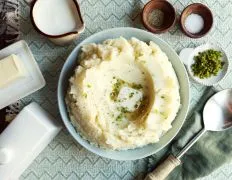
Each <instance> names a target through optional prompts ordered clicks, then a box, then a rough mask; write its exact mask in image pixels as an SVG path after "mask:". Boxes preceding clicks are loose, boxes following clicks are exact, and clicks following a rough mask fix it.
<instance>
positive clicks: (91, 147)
mask: <svg viewBox="0 0 232 180" xmlns="http://www.w3.org/2000/svg"><path fill="white" fill-rule="evenodd" d="M113 31H133V32H135V33H145V34H147V35H149V36H153V38H155V39H156V40H157V41H160V43H162V44H163V45H165V46H166V47H167V48H168V49H169V50H170V51H171V52H172V53H173V54H175V56H176V57H175V58H177V59H179V62H180V65H181V66H182V67H181V68H182V71H183V72H184V74H183V76H184V77H185V78H184V79H185V81H186V84H185V86H186V87H185V90H186V94H185V97H186V99H187V101H186V104H185V107H184V112H183V114H184V115H183V118H182V121H181V124H180V126H179V127H178V128H177V129H176V131H175V133H174V134H173V136H172V137H171V138H170V139H169V140H168V141H167V142H165V143H164V144H163V145H162V146H161V147H159V148H157V149H155V148H153V150H151V151H149V152H147V153H142V155H138V156H136V157H127V158H122V157H120V156H117V157H111V156H109V155H108V154H106V153H105V152H104V151H105V150H104V149H101V148H99V147H95V146H94V145H92V144H90V143H89V142H87V141H86V140H84V139H83V137H81V136H80V135H79V134H78V133H76V132H73V131H71V128H74V127H73V126H72V125H71V122H70V120H69V118H67V117H65V115H63V113H62V112H61V111H62V109H61V106H62V104H65V102H63V101H62V100H61V98H60V97H61V94H62V91H61V88H62V82H61V78H63V77H62V76H63V74H64V71H65V69H66V66H67V64H68V62H69V59H70V58H71V56H73V54H74V53H75V52H76V51H77V50H78V49H80V48H81V46H82V45H83V44H85V43H86V41H88V40H89V39H91V38H94V37H95V36H99V35H104V34H106V33H112V32H113ZM118 37H119V36H118ZM131 37H133V36H131ZM189 87H190V84H189V79H188V75H187V71H186V69H185V67H184V65H183V63H182V62H181V60H180V58H179V56H178V55H177V53H176V51H175V50H174V49H173V48H172V47H171V46H169V45H168V44H167V43H166V42H165V41H164V40H162V39H160V38H158V37H157V36H155V35H154V34H152V33H150V32H147V31H145V30H142V29H137V28H131V27H119V28H110V29H106V30H103V31H100V32H97V33H95V34H93V35H91V36H89V37H87V38H86V39H84V40H83V41H82V42H80V43H79V44H78V45H77V46H76V47H75V48H74V49H73V50H72V52H71V53H70V54H69V56H68V57H67V59H66V61H65V63H64V65H63V67H62V70H61V73H60V76H59V81H58V90H57V96H58V107H59V112H60V115H61V119H62V121H63V123H64V125H65V127H66V128H67V130H68V132H69V133H70V134H71V135H72V137H73V138H74V139H75V140H76V142H78V143H79V144H80V145H82V146H83V147H85V148H86V149H87V150H89V151H90V152H92V153H94V154H97V155H99V156H102V157H105V158H109V159H113V160H123V161H125V160H137V159H142V158H145V157H148V156H150V155H152V154H154V153H156V152H158V151H160V150H161V149H163V148H164V147H165V146H166V145H168V144H169V143H170V142H171V141H172V140H173V138H174V137H176V135H177V133H178V132H179V131H180V129H181V127H182V126H183V123H184V122H185V119H186V117H187V113H188V109H189V102H190V88H189ZM180 89H181V87H180ZM65 106H66V105H65ZM66 111H67V110H66ZM174 121H175V120H174ZM169 131H171V129H170V130H169ZM169 131H168V132H169ZM168 132H167V133H168ZM167 133H166V134H167ZM159 142H160V141H159ZM159 142H158V143H159ZM155 144H156V143H155ZM155 144H150V145H147V146H154V145H155ZM145 147H146V146H143V147H140V148H136V149H143V148H145ZM94 149H96V150H94ZM133 150H135V149H130V150H125V151H133ZM99 151H103V152H99ZM113 152H120V151H113Z"/></svg>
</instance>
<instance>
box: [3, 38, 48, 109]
mask: <svg viewBox="0 0 232 180" xmlns="http://www.w3.org/2000/svg"><path fill="white" fill-rule="evenodd" d="M11 54H15V55H17V56H18V57H19V59H20V60H22V64H23V66H24V68H25V69H26V75H25V77H24V78H20V79H19V80H17V81H16V82H14V83H12V84H10V85H8V86H7V87H4V88H0V99H1V101H0V109H2V108H4V107H6V106H8V105H10V104H12V103H14V102H16V101H17V100H19V99H22V98H24V97H26V96H28V95H30V94H32V93H33V92H35V91H37V90H39V89H40V88H42V87H44V86H45V80H44V77H43V75H42V73H41V71H40V69H39V67H38V64H37V63H36V61H35V59H34V57H33V55H32V53H31V50H30V49H29V47H28V45H27V43H26V42H25V41H23V40H21V41H18V42H16V43H14V44H12V45H10V46H8V47H6V48H4V49H2V50H1V51H0V59H3V58H5V57H7V56H10V55H11Z"/></svg>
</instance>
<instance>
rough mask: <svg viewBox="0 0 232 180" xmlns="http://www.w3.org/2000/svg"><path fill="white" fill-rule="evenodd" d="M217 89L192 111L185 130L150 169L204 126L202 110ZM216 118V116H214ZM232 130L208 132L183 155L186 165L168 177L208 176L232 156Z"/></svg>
mask: <svg viewBox="0 0 232 180" xmlns="http://www.w3.org/2000/svg"><path fill="white" fill-rule="evenodd" d="M214 93H215V91H214V90H213V89H209V88H208V89H206V92H205V93H204V95H203V96H202V98H201V99H200V102H198V103H197V105H196V107H195V108H194V110H193V111H192V112H190V113H189V115H188V117H187V119H186V121H185V123H184V125H183V127H182V129H181V131H180V132H179V133H178V135H177V137H176V138H175V140H174V141H173V142H172V144H171V145H169V146H168V147H166V148H165V149H164V150H163V151H161V152H159V153H157V154H155V155H153V156H151V157H150V158H149V165H148V168H149V171H151V170H153V169H154V168H155V166H156V165H157V164H158V163H159V162H161V161H162V160H163V159H165V158H166V157H167V156H168V154H169V153H173V154H174V155H176V154H177V153H178V152H180V150H181V149H182V148H183V147H184V146H185V145H186V144H187V142H189V141H190V140H191V138H193V137H194V135H196V134H197V133H198V132H199V130H201V129H202V127H203V121H202V111H203V108H204V105H205V103H206V101H207V100H208V99H209V97H211V96H212V95H213V94H214ZM212 121H213V119H212ZM231 132H232V131H231V130H227V131H224V132H209V131H207V132H206V133H205V134H204V135H203V136H202V137H201V138H200V139H199V140H198V142H197V143H196V144H194V145H193V146H192V147H191V148H190V149H189V150H188V151H187V152H186V154H185V155H184V156H183V157H182V159H181V161H182V164H181V165H180V166H178V167H176V168H175V170H174V171H173V172H172V173H171V174H170V175H169V176H168V178H167V179H168V180H175V179H176V180H177V179H178V180H180V179H185V180H190V179H196V178H199V177H203V176H206V175H208V174H210V173H211V172H213V171H214V170H215V169H217V168H218V167H220V166H221V165H222V164H224V163H226V162H229V161H230V160H231V159H232V133H231Z"/></svg>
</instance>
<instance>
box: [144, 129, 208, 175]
mask: <svg viewBox="0 0 232 180" xmlns="http://www.w3.org/2000/svg"><path fill="white" fill-rule="evenodd" d="M205 132H206V129H202V130H201V131H200V132H199V133H198V134H197V135H196V136H195V137H194V138H193V139H192V140H191V141H190V142H189V143H188V144H187V145H186V146H185V147H184V148H183V149H182V150H181V152H180V153H179V154H178V155H177V156H176V157H175V156H173V155H169V156H168V158H167V159H165V160H164V161H163V162H162V163H160V164H159V165H158V167H156V169H155V170H154V171H152V172H151V173H149V174H148V175H147V176H146V177H145V179H144V180H164V179H165V178H166V177H167V176H168V175H169V174H170V173H171V172H172V171H173V170H174V169H175V167H177V166H178V165H180V164H181V161H180V158H181V157H182V156H183V155H184V153H185V152H186V151H188V149H189V148H190V147H192V145H193V144H194V143H195V142H197V140H198V139H199V138H200V137H201V136H202V135H203V134H204V133H205Z"/></svg>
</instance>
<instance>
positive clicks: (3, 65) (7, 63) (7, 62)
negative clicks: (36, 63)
mask: <svg viewBox="0 0 232 180" xmlns="http://www.w3.org/2000/svg"><path fill="white" fill-rule="evenodd" d="M25 73H26V71H25V68H24V65H23V63H22V61H21V60H20V59H19V58H18V56H16V55H14V54H12V55H10V56H8V57H6V58H4V59H2V60H0V88H3V87H7V86H8V85H10V84H11V83H13V82H15V81H17V80H18V79H20V78H23V77H25Z"/></svg>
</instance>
